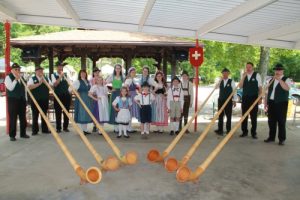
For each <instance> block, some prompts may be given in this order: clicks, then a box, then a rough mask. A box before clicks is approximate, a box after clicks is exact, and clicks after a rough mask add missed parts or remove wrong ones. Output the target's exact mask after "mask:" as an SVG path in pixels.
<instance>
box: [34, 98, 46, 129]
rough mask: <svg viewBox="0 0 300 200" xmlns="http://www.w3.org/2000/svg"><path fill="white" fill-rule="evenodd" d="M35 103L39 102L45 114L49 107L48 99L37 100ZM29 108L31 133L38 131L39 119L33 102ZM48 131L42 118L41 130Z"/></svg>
mask: <svg viewBox="0 0 300 200" xmlns="http://www.w3.org/2000/svg"><path fill="white" fill-rule="evenodd" d="M37 103H38V104H39V106H40V107H41V109H42V110H43V112H44V113H45V115H46V114H47V111H48V107H49V99H42V100H37ZM31 110H32V133H38V132H39V124H38V120H39V114H40V112H39V111H38V109H37V107H36V106H35V104H34V103H33V102H32V103H31ZM41 118H42V117H41ZM48 131H49V129H48V126H47V124H46V122H45V120H44V119H43V118H42V132H48Z"/></svg>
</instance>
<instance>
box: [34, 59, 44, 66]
mask: <svg viewBox="0 0 300 200" xmlns="http://www.w3.org/2000/svg"><path fill="white" fill-rule="evenodd" d="M43 60H44V59H43V58H34V60H33V62H34V66H35V67H39V66H41V63H42V62H43Z"/></svg>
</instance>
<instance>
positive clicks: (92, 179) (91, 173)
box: [20, 78, 102, 184]
mask: <svg viewBox="0 0 300 200" xmlns="http://www.w3.org/2000/svg"><path fill="white" fill-rule="evenodd" d="M20 80H21V82H22V84H23V85H24V87H25V89H26V91H27V93H28V94H29V96H30V97H31V100H32V102H33V103H34V105H35V106H36V108H37V109H38V111H39V112H40V114H41V116H42V118H43V119H44V120H45V122H46V124H47V126H48V128H49V129H50V131H51V133H52V135H53V137H54V139H55V140H56V142H57V144H58V146H59V147H60V148H61V150H62V151H63V153H64V154H65V156H66V157H67V159H68V160H69V162H70V164H71V165H72V167H73V169H74V171H75V172H76V174H77V175H78V176H79V177H80V183H86V182H89V183H92V184H97V183H99V182H100V181H101V179H102V173H101V171H100V170H99V169H98V168H97V167H90V168H89V169H88V170H87V171H86V172H85V170H84V169H83V168H82V167H81V166H80V165H79V164H78V163H77V162H76V160H75V159H74V157H73V155H72V154H71V152H70V151H69V149H68V148H67V146H66V145H65V144H64V143H63V141H62V139H61V138H60V136H59V135H58V133H57V132H56V130H55V128H54V127H53V126H52V124H51V123H50V121H49V120H48V118H47V117H46V115H45V113H44V112H43V110H42V109H41V107H40V106H39V104H38V103H37V101H36V99H35V98H34V96H33V95H32V93H31V91H30V89H29V88H28V87H27V85H26V83H25V82H24V80H23V79H22V78H20Z"/></svg>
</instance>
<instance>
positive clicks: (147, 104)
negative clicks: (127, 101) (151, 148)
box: [134, 82, 155, 139]
mask: <svg viewBox="0 0 300 200" xmlns="http://www.w3.org/2000/svg"><path fill="white" fill-rule="evenodd" d="M134 100H135V101H136V103H137V104H138V105H139V106H140V108H141V109H140V117H141V136H142V139H147V138H148V135H149V133H150V123H151V118H152V108H151V104H152V102H153V101H154V100H155V97H154V95H153V94H151V93H150V85H149V84H148V83H147V82H144V83H143V85H142V94H138V95H137V96H135V98H134Z"/></svg>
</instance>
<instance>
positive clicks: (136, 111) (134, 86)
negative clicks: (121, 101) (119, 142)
mask: <svg viewBox="0 0 300 200" xmlns="http://www.w3.org/2000/svg"><path fill="white" fill-rule="evenodd" d="M135 75H136V70H135V68H134V67H131V68H129V70H128V77H127V78H126V80H125V83H124V86H125V87H127V89H128V91H129V96H130V98H131V101H132V107H131V110H130V113H131V117H132V118H133V117H135V118H136V119H137V120H139V121H140V108H139V106H138V104H137V103H136V102H135V101H134V97H135V96H136V95H137V90H138V89H139V88H140V85H139V84H138V82H137V81H135V80H134V78H135ZM131 123H132V120H131V121H130V122H129V125H128V133H134V132H136V131H135V130H132V126H131Z"/></svg>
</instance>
